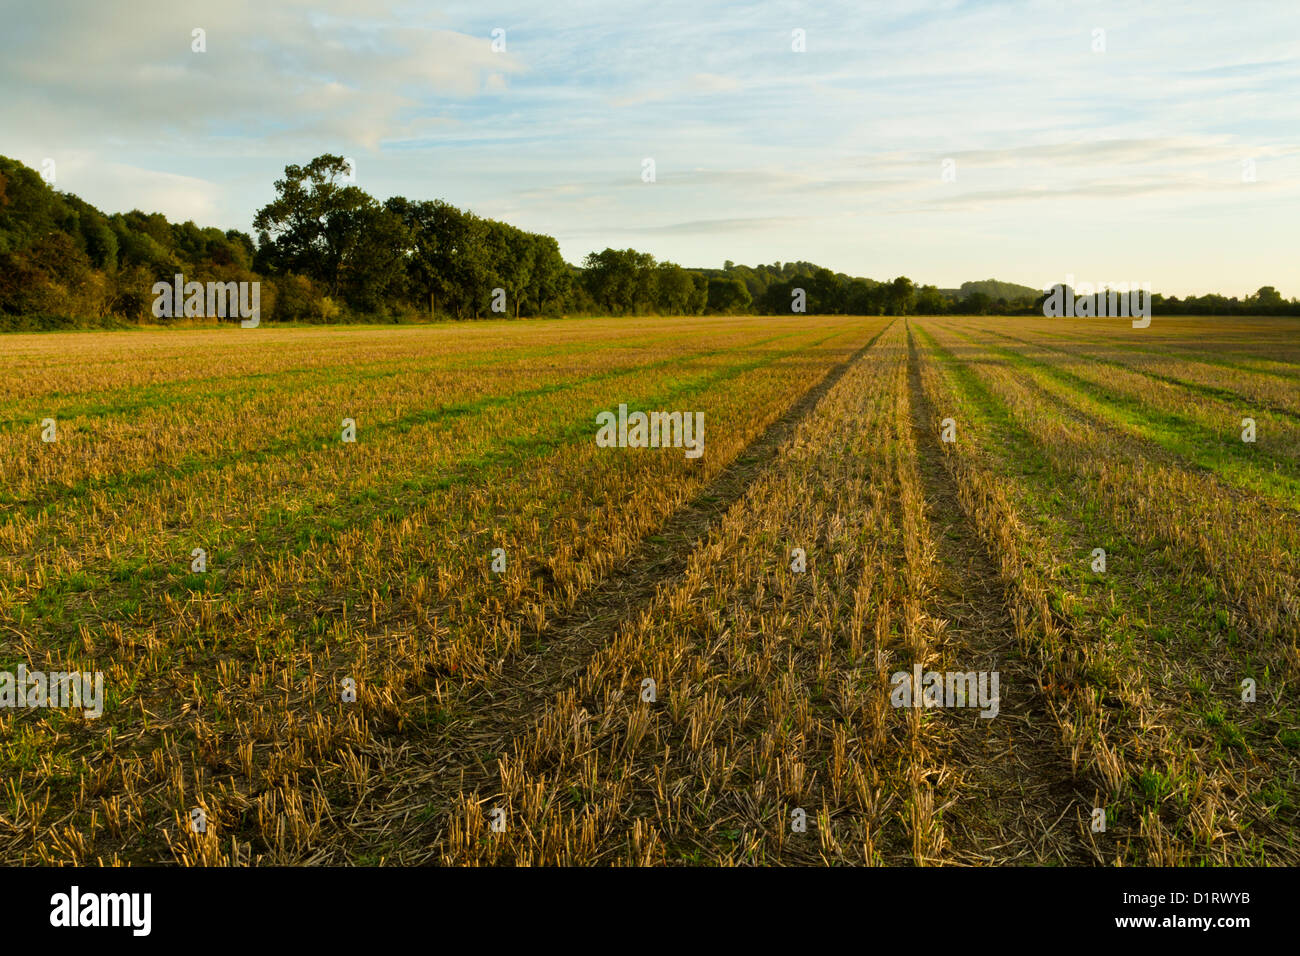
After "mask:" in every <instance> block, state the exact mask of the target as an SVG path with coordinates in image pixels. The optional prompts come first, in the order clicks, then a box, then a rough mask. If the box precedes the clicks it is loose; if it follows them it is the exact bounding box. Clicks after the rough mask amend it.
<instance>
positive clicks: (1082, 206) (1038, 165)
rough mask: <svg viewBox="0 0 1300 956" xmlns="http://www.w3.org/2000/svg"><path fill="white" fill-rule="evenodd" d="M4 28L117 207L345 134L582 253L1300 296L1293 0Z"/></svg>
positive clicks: (237, 186)
mask: <svg viewBox="0 0 1300 956" xmlns="http://www.w3.org/2000/svg"><path fill="white" fill-rule="evenodd" d="M0 22H3V23H4V24H5V30H4V32H3V33H0V87H2V88H3V89H4V91H5V95H4V97H2V98H0V131H2V132H0V153H3V154H5V155H10V156H14V157H16V158H18V159H20V160H22V161H24V162H26V163H28V164H29V165H31V166H33V167H34V168H40V166H41V163H42V161H43V160H45V159H47V158H49V159H53V160H54V161H55V170H56V175H57V186H58V187H59V188H61V189H66V190H68V191H70V192H75V193H77V194H79V195H81V196H83V197H84V198H86V199H87V200H89V201H91V202H93V203H95V204H96V205H98V206H99V207H101V208H103V209H105V210H108V211H117V210H126V209H130V208H134V207H139V208H143V209H146V210H150V211H152V210H158V211H161V212H164V213H166V214H167V215H168V216H169V217H171V218H176V219H186V218H193V219H195V220H196V221H198V222H199V223H201V224H205V225H207V224H215V225H219V226H222V227H224V228H231V227H233V228H239V229H245V230H247V229H249V228H250V225H251V219H252V216H253V213H254V211H255V210H256V208H257V207H258V206H260V205H261V204H263V203H265V202H266V201H267V200H268V199H269V198H270V197H271V195H272V192H273V187H272V183H273V181H274V180H275V179H276V178H277V177H278V176H279V175H281V173H282V171H283V167H284V166H285V165H286V164H287V163H302V162H306V161H307V160H309V159H311V158H312V157H313V156H315V155H318V154H319V153H322V152H335V153H340V154H343V155H346V156H350V157H352V158H354V160H355V162H356V168H357V179H358V183H359V185H362V186H363V187H364V188H366V189H367V190H369V191H370V192H371V193H373V194H374V195H375V196H377V197H379V198H381V199H382V198H386V197H387V196H390V195H394V194H402V195H406V196H410V197H412V198H442V199H446V200H448V201H450V202H452V203H455V204H456V205H459V206H463V207H468V208H470V209H473V210H474V211H475V212H478V213H480V214H482V215H487V216H492V217H495V218H501V219H505V220H506V221H508V222H511V223H514V224H515V225H518V226H521V227H523V228H527V229H533V230H537V231H541V232H547V233H550V234H552V235H555V236H556V237H557V238H558V239H559V240H560V245H561V249H562V251H563V252H564V254H565V256H566V257H567V258H568V259H569V260H570V261H573V262H578V261H580V260H581V258H582V256H583V255H585V254H586V253H587V252H589V251H591V250H593V249H600V248H604V247H605V246H607V245H613V246H619V247H624V246H634V247H636V248H639V249H643V250H646V251H649V252H652V253H654V254H655V255H656V256H657V257H659V258H662V259H670V260H673V261H676V262H680V263H682V264H684V265H688V266H720V265H721V264H722V262H723V260H724V259H732V260H734V261H736V262H746V263H751V264H752V263H755V262H772V261H776V260H780V261H786V260H792V259H807V260H811V261H814V262H817V263H820V264H823V265H827V266H830V267H831V268H834V269H836V270H839V271H843V272H848V273H850V274H854V275H866V276H871V277H873V278H878V279H885V278H890V277H892V276H895V275H900V274H902V275H908V276H911V277H912V278H913V279H915V280H917V281H919V282H925V283H933V284H936V285H939V286H941V287H950V286H955V285H957V284H959V283H960V282H962V281H964V280H967V279H977V278H989V277H996V278H999V279H1006V280H1010V281H1016V282H1022V283H1024V284H1026V285H1031V286H1037V287H1040V288H1041V287H1045V286H1047V285H1049V284H1051V283H1053V282H1057V281H1061V280H1062V279H1063V278H1064V277H1065V276H1066V274H1067V273H1068V274H1072V275H1074V276H1075V277H1076V279H1077V280H1078V281H1093V282H1123V281H1129V282H1141V281H1149V282H1151V283H1152V286H1153V287H1154V288H1155V289H1156V290H1158V291H1165V292H1170V293H1175V294H1188V293H1199V292H1207V291H1222V292H1226V293H1230V294H1246V293H1249V292H1251V291H1253V290H1254V289H1256V288H1258V287H1259V286H1260V285H1263V284H1266V283H1267V284H1273V285H1275V286H1277V287H1278V288H1279V289H1280V290H1281V291H1282V292H1283V294H1284V295H1287V296H1300V255H1298V253H1300V242H1298V241H1297V235H1300V228H1298V226H1300V215H1298V214H1300V42H1298V41H1300V4H1296V3H1294V2H1291V0H1279V2H1267V0H1242V2H1239V3H1231V4H1229V3H1224V2H1222V0H1219V2H1205V3H1202V2H1183V3H1172V2H1170V3H1161V4H1154V3H1137V2H1127V3H1109V2H1069V0H1042V2H1005V3H1003V2H993V0H989V2H973V0H972V2H957V0H948V2H925V0H918V2H898V3H874V2H856V3H834V2H821V3H795V2H757V3H709V2H698V0H697V2H674V0H669V2H659V3H655V4H641V3H630V2H617V0H610V2H604V3H588V2H581V3H565V2H556V3H552V4H538V3H537V2H535V0H534V2H529V3H494V2H478V3H450V4H444V5H431V4H423V3H420V4H416V3H404V2H390V0H311V2H297V0H294V2H277V0H260V2H248V0H228V2H222V3H206V2H176V0H134V2H131V0H128V2H123V3H120V4H102V3H89V2H76V3H73V2H64V0H43V2H42V3H40V4H30V3H25V2H23V3H19V2H16V0H14V2H11V0H2V2H0ZM194 28H202V29H204V30H205V31H206V45H207V50H206V52H203V53H196V52H194V51H193V50H192V49H191V46H192V31H193V29H194ZM498 28H499V29H502V30H504V31H505V47H506V48H505V50H504V52H494V51H493V49H492V46H491V44H492V32H493V30H495V29H498ZM795 30H802V31H804V36H805V47H806V49H805V51H804V52H796V51H795V50H794V49H792V47H793V45H794V44H793V31H795ZM1098 30H1101V31H1104V33H1102V34H1098V33H1096V31H1098ZM1095 47H1100V49H1094V48H1095ZM646 159H653V160H654V164H655V181H654V182H653V183H646V182H643V180H642V170H643V162H644V160H646ZM944 160H951V161H952V162H951V164H950V165H949V167H948V168H949V169H951V170H952V171H954V173H955V176H954V177H950V181H945V179H944V177H943V175H942V174H943V169H944Z"/></svg>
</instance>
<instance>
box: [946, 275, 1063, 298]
mask: <svg viewBox="0 0 1300 956" xmlns="http://www.w3.org/2000/svg"><path fill="white" fill-rule="evenodd" d="M943 291H944V292H945V293H946V292H949V291H951V292H952V293H953V294H954V295H955V296H956V298H958V299H967V298H970V297H971V296H972V295H974V294H975V293H976V292H983V293H984V294H985V295H987V296H988V297H989V298H990V299H992V300H993V301H994V302H996V301H997V300H998V299H1006V300H1007V301H1008V302H1014V301H1016V300H1017V299H1029V300H1030V301H1033V300H1034V299H1037V298H1038V297H1039V296H1040V295H1042V294H1043V290H1042V289H1035V288H1032V287H1031V286H1027V285H1019V284H1018V283H1015V282H999V281H998V280H997V279H979V280H978V281H976V282H963V283H962V284H961V288H960V289H953V290H948V289H944V290H943Z"/></svg>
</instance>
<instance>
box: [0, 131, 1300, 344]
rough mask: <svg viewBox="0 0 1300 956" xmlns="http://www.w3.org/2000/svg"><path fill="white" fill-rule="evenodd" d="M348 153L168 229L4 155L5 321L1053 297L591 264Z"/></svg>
mask: <svg viewBox="0 0 1300 956" xmlns="http://www.w3.org/2000/svg"><path fill="white" fill-rule="evenodd" d="M348 173H349V167H348V164H347V162H346V160H344V159H343V157H341V156H337V155H334V154H330V153H326V154H323V155H321V156H317V157H316V158H315V159H313V160H312V161H311V162H309V163H307V164H306V165H305V166H298V165H289V166H286V167H285V170H284V177H283V178H282V179H279V180H277V181H276V182H275V190H276V195H275V198H274V199H272V200H271V202H269V203H267V204H266V205H265V206H263V207H262V208H261V209H260V210H258V211H257V213H256V215H255V217H254V219H253V227H254V229H255V230H256V232H257V240H256V241H254V239H253V236H252V235H250V234H249V233H246V232H241V231H239V230H235V229H230V230H226V231H223V230H221V229H217V228H213V227H202V226H199V225H198V224H196V223H194V222H183V223H172V222H168V220H167V217H166V216H164V215H163V214H162V213H156V212H154V213H146V212H143V211H141V210H139V209H133V210H131V211H130V212H126V213H113V214H111V215H105V214H104V213H102V212H101V211H100V210H98V209H96V208H95V207H94V206H92V205H90V204H89V203H87V202H85V201H84V200H82V199H80V198H78V197H77V196H74V195H71V194H68V193H61V192H58V191H56V190H54V189H52V188H51V187H50V186H49V185H48V184H47V183H46V182H45V181H44V180H43V179H42V178H41V176H40V175H39V174H37V173H36V171H35V170H32V169H29V168H28V167H26V166H24V165H23V164H22V163H19V162H17V161H16V160H12V159H7V158H5V157H3V156H0V328H3V329H28V328H59V327H64V326H71V325H87V324H91V325H94V324H105V325H112V324H115V323H118V322H123V321H125V322H153V321H158V320H157V319H156V318H154V317H153V315H152V308H151V306H152V301H153V295H152V292H151V289H152V286H153V284H154V283H155V282H157V281H166V282H171V281H172V278H173V276H175V275H176V274H177V273H180V274H183V275H184V276H185V277H186V279H187V281H197V282H201V283H206V282H222V283H225V282H260V283H261V284H262V290H261V308H262V316H263V319H265V320H267V321H272V322H273V321H294V322H341V321H356V320H359V319H360V320H365V319H386V318H399V317H402V316H412V317H438V316H450V317H455V318H460V319H465V318H480V317H489V318H491V317H496V313H494V312H493V311H492V306H493V302H494V299H495V298H496V297H495V296H494V292H495V290H497V289H501V290H504V293H505V304H506V312H505V315H506V316H509V317H513V318H521V317H526V316H544V315H561V314H570V313H578V314H602V315H636V314H659V315H702V314H704V313H706V312H710V313H716V314H738V313H744V312H757V313H767V314H786V315H788V314H790V313H791V312H792V311H795V309H796V304H801V305H802V311H803V312H807V313H813V314H815V313H822V314H835V313H840V314H852V315H909V314H915V313H920V314H926V315H932V314H939V313H944V312H959V313H967V314H972V313H974V314H986V313H990V312H992V313H1017V312H1018V313H1023V314H1028V313H1031V312H1036V311H1037V312H1041V308H1042V301H1043V294H1042V293H1040V292H1039V291H1038V290H1036V289H1030V288H1029V287H1027V286H1021V285H1017V284H1015V283H1011V282H999V281H997V280H995V279H984V280H980V281H977V282H966V283H963V284H962V286H961V288H960V289H949V290H941V289H938V288H936V287H934V286H932V285H927V286H920V287H918V286H917V285H916V284H915V283H914V282H913V281H912V280H911V279H909V278H907V277H906V276H898V277H896V278H894V279H891V280H890V281H888V282H879V281H876V280H873V279H868V278H863V277H855V276H849V275H846V274H844V273H839V272H833V271H832V270H830V269H826V268H823V267H821V266H818V265H815V264H814V263H811V262H802V261H801V262H784V263H782V262H774V263H772V264H770V265H756V266H747V265H738V264H736V263H735V262H733V261H731V260H727V261H726V262H725V263H724V264H723V267H722V268H721V269H686V268H683V267H682V266H680V265H677V264H676V263H673V262H658V261H656V259H655V257H654V256H653V255H651V254H650V253H648V252H639V251H637V250H636V249H612V248H607V249H604V250H602V251H600V252H592V253H590V254H589V255H588V256H587V257H586V258H585V259H584V260H583V263H582V268H578V267H575V266H572V265H570V264H568V263H567V262H565V261H564V258H563V257H562V256H561V254H560V247H559V244H558V243H557V242H556V240H555V239H554V238H553V237H551V236H547V235H543V234H540V233H534V232H527V231H525V230H522V229H518V228H516V227H515V226H512V225H510V224H508V223H504V222H499V221H497V220H493V219H485V218H482V217H480V216H477V215H475V214H474V213H473V212H471V211H469V210H462V209H457V208H456V207H455V206H453V205H451V204H450V203H447V202H445V201H443V200H439V199H435V200H430V201H415V200H409V199H406V198H404V197H402V196H394V197H392V198H390V199H388V200H386V201H384V202H382V203H381V202H379V201H377V200H376V199H375V198H374V197H372V196H370V195H369V194H368V193H366V192H365V190H363V189H361V188H360V187H359V186H357V185H355V184H353V183H352V182H350V181H349V178H350V177H349V175H348ZM1152 306H1153V311H1154V312H1156V313H1163V314H1168V313H1171V312H1179V313H1187V314H1207V313H1208V314H1223V315H1233V314H1243V313H1263V314H1272V315H1277V314H1300V302H1298V301H1296V300H1291V301H1289V302H1288V301H1287V300H1285V299H1283V298H1282V296H1281V294H1279V293H1278V291H1277V289H1275V288H1274V287H1272V286H1264V287H1262V288H1261V289H1259V290H1258V291H1257V292H1256V293H1255V294H1254V295H1251V296H1247V297H1246V298H1245V299H1242V300H1238V299H1237V298H1225V297H1223V296H1219V295H1206V296H1201V297H1199V298H1189V299H1186V300H1184V301H1181V302H1180V301H1179V300H1178V299H1177V298H1169V299H1165V298H1164V297H1162V296H1160V295H1155V296H1154V297H1153V299H1152Z"/></svg>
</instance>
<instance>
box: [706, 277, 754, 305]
mask: <svg viewBox="0 0 1300 956" xmlns="http://www.w3.org/2000/svg"><path fill="white" fill-rule="evenodd" d="M752 301H753V300H752V299H751V298H750V296H749V289H747V288H746V287H745V283H744V282H743V281H742V280H740V279H724V278H720V277H715V278H712V279H709V298H708V307H709V311H711V312H721V313H724V314H726V313H739V312H744V311H745V310H746V309H748V308H749V306H750V304H751V303H752Z"/></svg>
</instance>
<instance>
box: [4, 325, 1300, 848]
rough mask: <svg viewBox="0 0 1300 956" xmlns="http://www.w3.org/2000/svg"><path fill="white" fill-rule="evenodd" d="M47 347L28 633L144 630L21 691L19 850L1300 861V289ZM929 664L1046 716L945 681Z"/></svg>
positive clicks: (40, 358)
mask: <svg viewBox="0 0 1300 956" xmlns="http://www.w3.org/2000/svg"><path fill="white" fill-rule="evenodd" d="M0 371H2V372H3V375H0V434H2V435H3V447H4V449H5V454H4V455H3V457H0V670H3V671H5V672H11V673H12V672H16V671H17V669H18V668H19V666H20V665H21V666H23V667H25V668H27V670H28V671H40V672H42V673H47V674H48V673H51V672H85V673H91V672H102V674H103V675H104V684H103V686H104V699H103V713H102V715H101V716H99V717H92V716H87V715H86V714H85V713H84V712H83V709H81V708H72V707H62V708H49V707H45V708H41V707H30V706H29V707H25V708H24V707H16V706H8V707H0V778H2V779H3V781H4V783H3V792H0V862H3V863H28V864H87V863H90V864H94V863H99V862H102V863H104V864H117V863H121V864H144V863H180V864H200V865H249V864H253V865H258V864H261V865H265V864H339V863H351V864H377V863H383V864H393V865H408V864H426V863H445V864H557V863H558V864H593V863H594V864H745V865H748V864H855V865H927V866H928V865H940V864H983V863H999V864H1077V865H1116V864H1120V865H1138V866H1141V865H1155V864H1173V865H1191V864H1260V863H1262V864H1277V865H1296V864H1300V843H1298V834H1300V829H1298V827H1297V824H1298V823H1300V819H1298V817H1300V813H1298V808H1300V781H1298V780H1297V776H1296V770H1297V766H1298V765H1300V759H1298V758H1300V713H1298V711H1297V707H1296V703H1295V693H1294V690H1295V687H1296V681H1297V677H1298V676H1300V650H1298V649H1297V638H1298V637H1300V325H1298V324H1297V323H1296V321H1294V320H1283V319H1276V320H1269V319H1236V320H1228V319H1221V320H1212V319H1206V320H1180V319H1172V318H1161V317H1159V316H1157V317H1156V318H1155V320H1153V322H1152V324H1151V326H1150V327H1149V328H1147V329H1132V328H1130V327H1129V325H1128V323H1127V322H1125V321H1123V320H1120V321H1106V320H1091V321H1089V320H1070V321H1055V322H1049V321H1048V320H1045V319H1042V318H1013V319H1007V318H973V317H942V318H930V317H907V318H901V317H900V318H894V317H888V316H881V317H839V316H827V317H821V316H803V315H799V316H792V317H790V318H776V319H773V318H770V317H765V318H739V319H736V318H720V317H717V318H698V317H689V318H674V319H645V320H615V319H609V320H583V321H579V320H572V321H570V320H565V321H547V322H518V323H510V322H477V323H466V324H448V325H437V326H427V327H388V328H384V327H364V328H319V329H276V328H274V327H269V326H264V327H262V328H260V329H256V330H242V329H238V328H231V329H222V330H216V329H211V330H207V329H200V330H169V331H132V332H121V333H59V334H40V335H11V336H6V337H4V340H3V350H2V351H0ZM620 404H626V405H627V406H628V407H629V408H630V409H632V410H637V409H641V410H645V411H655V410H662V411H675V410H680V411H691V412H702V413H703V414H704V421H705V425H706V429H705V434H704V441H705V451H704V453H703V455H701V456H700V457H698V458H691V457H688V456H687V455H685V454H683V451H682V449H680V448H607V447H598V445H597V443H596V441H595V440H594V436H595V434H596V425H595V421H596V415H597V414H598V413H599V412H602V411H616V410H617V409H618V407H619V405H620ZM1246 418H1250V419H1252V420H1253V422H1254V423H1255V426H1254V427H1255V433H1254V436H1253V437H1254V441H1245V440H1243V432H1244V430H1245V428H1246V426H1245V425H1243V419H1246ZM49 419H53V420H54V428H55V432H54V434H53V437H54V438H55V440H53V441H48V440H45V437H47V436H46V432H47V431H48V426H47V424H45V423H46V422H47V420H49ZM345 419H350V420H351V421H352V422H353V423H354V428H355V441H345V440H344V420H345ZM949 420H950V421H949ZM945 437H947V438H951V439H954V440H952V441H945V440H944V438H945ZM200 549H201V554H200V553H199V551H200ZM1097 549H1102V550H1104V552H1105V557H1104V561H1105V563H1104V567H1103V566H1102V565H1101V564H1100V563H1099V559H1098V554H1097ZM502 562H504V570H502ZM801 562H802V563H801ZM800 568H802V569H800ZM914 666H919V667H920V668H921V670H923V671H926V672H929V671H935V672H939V673H941V674H942V673H947V672H962V673H970V672H977V673H983V674H993V673H996V674H997V675H998V678H999V684H998V687H997V691H996V697H997V701H996V706H995V708H994V709H995V710H996V713H995V714H993V715H991V716H981V711H980V709H978V708H976V707H971V706H966V707H962V706H934V707H920V706H896V704H897V686H898V685H897V681H896V680H895V679H894V677H893V675H895V674H896V673H899V672H903V673H905V674H906V675H907V676H908V677H910V676H911V675H912V673H913V668H914ZM1243 682H1244V683H1243ZM1252 698H1253V699H1252ZM1103 814H1104V825H1103V823H1102V819H1103Z"/></svg>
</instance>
